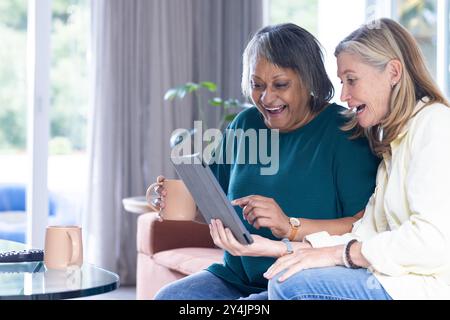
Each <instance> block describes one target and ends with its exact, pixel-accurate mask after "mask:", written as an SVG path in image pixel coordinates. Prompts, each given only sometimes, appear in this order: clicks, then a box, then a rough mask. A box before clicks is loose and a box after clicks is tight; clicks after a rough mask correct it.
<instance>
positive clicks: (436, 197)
mask: <svg viewBox="0 0 450 320" xmlns="http://www.w3.org/2000/svg"><path fill="white" fill-rule="evenodd" d="M423 105H424V103H423V102H420V103H419V104H418V105H417V106H416V110H418V109H420V108H421V107H422V106H423ZM391 147H392V157H391V158H386V157H385V158H384V159H383V161H382V162H381V163H380V166H379V168H378V173H377V186H376V189H375V192H374V194H373V195H372V197H371V198H370V199H369V202H368V204H367V206H366V209H365V214H364V217H363V218H362V219H360V220H359V221H357V222H356V223H355V224H354V226H353V230H352V233H350V234H346V235H343V236H330V235H329V234H328V233H326V232H319V233H316V234H312V235H309V236H307V237H306V240H308V241H309V242H311V244H312V246H313V247H326V246H334V245H339V244H343V243H346V242H347V241H349V240H350V239H352V238H356V239H358V240H359V241H362V254H363V256H364V257H365V258H366V259H367V260H368V261H369V262H370V264H371V267H370V268H369V269H370V270H371V271H372V272H373V274H374V276H375V277H376V278H377V279H378V281H379V282H380V283H381V284H382V286H383V287H384V289H385V290H386V291H387V292H388V293H389V295H390V296H391V297H392V298H393V299H450V108H448V107H446V106H444V105H442V104H433V105H430V106H427V107H425V108H424V109H423V110H421V111H420V112H419V113H418V114H417V115H416V116H415V117H413V118H412V119H411V120H410V121H409V123H408V125H407V127H406V128H405V130H404V131H403V132H402V134H400V135H399V136H398V137H397V139H396V140H394V141H393V142H392V144H391ZM357 165H358V164H357V163H355V166H357ZM375 283H376V282H375ZM367 285H368V286H370V285H373V283H370V281H369V282H368V284H367Z"/></svg>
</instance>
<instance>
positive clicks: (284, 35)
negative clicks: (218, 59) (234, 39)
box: [242, 23, 334, 112]
mask: <svg viewBox="0 0 450 320" xmlns="http://www.w3.org/2000/svg"><path fill="white" fill-rule="evenodd" d="M258 58H264V59H266V60H267V61H269V62H270V63H272V64H274V65H276V66H278V67H281V68H289V69H292V70H294V71H295V72H296V73H297V75H298V77H299V78H300V83H301V84H302V85H303V86H304V87H305V89H306V90H308V91H309V92H311V94H312V98H311V102H310V107H311V110H312V111H313V112H318V111H320V110H322V109H323V107H324V106H325V105H326V104H327V103H328V102H329V101H330V100H331V98H333V95H334V88H333V84H332V83H331V81H330V79H329V78H328V75H327V73H326V71H325V66H324V63H323V53H322V50H321V45H320V43H319V41H318V40H317V39H316V38H315V37H314V36H313V35H312V34H311V33H309V32H308V31H306V30H305V29H303V28H301V27H299V26H297V25H295V24H293V23H285V24H278V25H273V26H267V27H264V28H262V29H260V30H259V31H258V32H257V33H256V34H255V35H254V36H253V38H252V39H251V40H250V42H249V43H248V45H247V47H246V48H245V51H244V54H243V72H242V92H243V94H244V95H245V96H246V97H248V98H249V97H250V81H251V79H250V76H251V75H250V66H251V65H252V64H253V63H255V61H256V59H258Z"/></svg>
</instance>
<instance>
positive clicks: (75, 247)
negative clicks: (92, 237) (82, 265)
mask: <svg viewBox="0 0 450 320" xmlns="http://www.w3.org/2000/svg"><path fill="white" fill-rule="evenodd" d="M67 234H68V235H69V238H70V241H71V242H72V246H71V248H72V257H71V258H70V262H69V265H72V264H75V263H76V262H77V261H78V259H79V258H80V252H81V248H80V245H79V241H77V237H78V235H79V234H78V233H77V232H76V231H73V230H68V231H67Z"/></svg>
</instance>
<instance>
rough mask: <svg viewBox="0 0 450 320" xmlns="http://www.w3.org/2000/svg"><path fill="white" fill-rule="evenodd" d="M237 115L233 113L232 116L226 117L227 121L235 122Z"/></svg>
mask: <svg viewBox="0 0 450 320" xmlns="http://www.w3.org/2000/svg"><path fill="white" fill-rule="evenodd" d="M236 116H237V113H231V114H227V115H226V116H225V121H228V122H231V121H233V120H234V118H236Z"/></svg>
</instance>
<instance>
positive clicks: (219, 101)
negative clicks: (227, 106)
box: [208, 98, 223, 107]
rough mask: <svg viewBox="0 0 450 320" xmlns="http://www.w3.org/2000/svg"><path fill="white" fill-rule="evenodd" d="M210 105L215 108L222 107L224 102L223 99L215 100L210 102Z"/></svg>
mask: <svg viewBox="0 0 450 320" xmlns="http://www.w3.org/2000/svg"><path fill="white" fill-rule="evenodd" d="M208 103H209V104H210V105H211V106H213V107H221V106H222V103H223V101H222V99H221V98H214V99H211V100H208Z"/></svg>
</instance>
